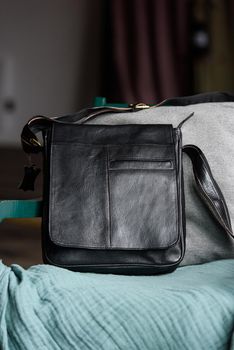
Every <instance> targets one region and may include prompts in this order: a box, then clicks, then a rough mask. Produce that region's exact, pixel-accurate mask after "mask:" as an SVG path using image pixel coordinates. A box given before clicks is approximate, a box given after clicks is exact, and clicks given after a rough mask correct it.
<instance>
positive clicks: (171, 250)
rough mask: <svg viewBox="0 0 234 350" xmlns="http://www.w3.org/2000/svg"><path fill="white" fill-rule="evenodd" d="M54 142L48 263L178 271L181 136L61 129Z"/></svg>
mask: <svg viewBox="0 0 234 350" xmlns="http://www.w3.org/2000/svg"><path fill="white" fill-rule="evenodd" d="M132 126H133V127H132ZM47 138H49V142H45V143H46V145H47V147H46V157H45V159H46V161H45V163H46V169H45V197H47V198H48V200H46V201H45V204H46V206H45V208H44V218H43V255H44V260H45V262H49V263H53V264H56V265H58V266H63V267H67V268H70V269H73V270H79V271H96V272H111V273H120V272H121V273H124V271H125V272H126V273H131V272H132V273H133V271H134V273H136V274H137V273H141V274H142V273H146V274H147V273H163V272H169V271H171V270H173V269H175V268H176V266H177V265H178V264H179V262H180V261H181V259H182V257H183V255H184V236H185V232H184V229H185V225H184V206H183V203H182V201H183V199H182V198H183V196H182V188H181V181H182V168H181V152H182V148H181V136H180V132H179V131H178V130H174V129H173V128H172V126H171V125H131V126H129V125H126V126H123V125H122V126H111V127H110V126H93V125H92V126H91V125H79V127H78V125H77V126H76V127H74V126H73V125H70V126H69V127H68V125H66V127H65V128H64V125H60V124H55V125H54V126H53V128H51V129H50V131H49V132H48V133H47V136H46V137H45V139H46V140H47ZM46 140H45V141H46ZM48 164H50V166H49V167H48ZM48 180H49V181H48ZM178 187H180V188H178Z"/></svg>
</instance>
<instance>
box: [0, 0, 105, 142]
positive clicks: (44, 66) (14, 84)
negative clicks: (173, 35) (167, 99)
mask: <svg viewBox="0 0 234 350" xmlns="http://www.w3.org/2000/svg"><path fill="white" fill-rule="evenodd" d="M101 12H102V8H101V0H20V1H19V0H0V144H3V143H8V144H9V143H19V142H20V141H19V135H20V131H21V129H22V126H23V124H24V123H25V122H26V121H27V120H28V119H29V118H30V117H31V116H33V115H36V114H42V115H43V114H44V115H48V116H56V115H61V114H64V113H69V112H73V111H75V110H77V109H78V108H80V107H83V106H84V105H85V104H87V103H91V99H92V97H93V96H94V95H95V94H96V89H97V82H98V72H99V63H100V62H99V50H98V48H99V47H100V27H101ZM7 98H9V99H10V100H13V101H14V103H15V106H16V107H15V110H13V111H10V110H7V109H6V108H5V107H4V103H5V101H6V99H7Z"/></svg>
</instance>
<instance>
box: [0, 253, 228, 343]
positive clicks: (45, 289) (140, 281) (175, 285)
mask: <svg viewBox="0 0 234 350" xmlns="http://www.w3.org/2000/svg"><path fill="white" fill-rule="evenodd" d="M0 288H1V289H0V332H1V333H0V349H1V350H15V349H17V350H21V349H22V350H28V349H29V350H52V349H53V350H58V349H62V350H69V349H75V350H79V349H85V350H86V349H87V350H93V349H95V350H102V349H105V350H106V349H107V350H115V349H121V350H124V349H126V350H133V349H134V350H135V349H136V350H138V349H139V350H151V349H152V350H157V349H160V350H161V349H162V350H167V349H175V350H183V349H189V350H203V349H204V350H213V349H215V350H216V349H234V342H233V341H232V340H231V339H232V334H233V327H234V260H222V261H216V262H213V263H209V264H204V265H199V266H189V267H182V268H179V269H178V270H177V271H176V272H174V273H172V274H168V275H163V276H149V277H146V276H138V277H136V276H129V277H128V276H114V275H96V274H85V273H75V272H70V271H66V270H63V269H60V268H56V267H52V266H47V265H38V266H33V267H31V268H29V269H28V270H24V269H23V268H22V267H20V266H18V265H12V266H11V267H7V266H5V265H4V264H1V263H0Z"/></svg>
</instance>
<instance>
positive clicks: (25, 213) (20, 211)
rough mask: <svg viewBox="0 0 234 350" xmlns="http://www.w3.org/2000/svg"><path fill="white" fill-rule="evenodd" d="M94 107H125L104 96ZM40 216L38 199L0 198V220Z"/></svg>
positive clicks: (40, 209)
mask: <svg viewBox="0 0 234 350" xmlns="http://www.w3.org/2000/svg"><path fill="white" fill-rule="evenodd" d="M94 106H95V107H104V106H112V107H126V106H127V104H123V103H107V101H106V98H105V97H96V98H95V100H94ZM41 216H42V201H41V200H38V199H30V200H29V199H27V200H2V201H1V200H0V222H1V221H3V220H4V219H11V218H37V217H41Z"/></svg>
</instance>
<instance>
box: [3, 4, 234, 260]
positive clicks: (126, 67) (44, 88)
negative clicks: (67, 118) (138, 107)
mask: <svg viewBox="0 0 234 350" xmlns="http://www.w3.org/2000/svg"><path fill="white" fill-rule="evenodd" d="M233 17H234V1H233V0H69V1H67V0H46V1H39V0H21V1H16V0H15V1H14V0H0V160H1V172H0V204H1V203H3V202H1V201H2V200H4V199H17V198H19V199H23V198H37V197H40V196H41V188H42V179H41V176H40V177H39V179H38V181H37V186H36V191H35V192H26V193H24V192H23V191H20V190H18V189H17V186H18V183H19V182H20V179H21V178H22V176H23V166H24V165H25V164H26V163H27V159H26V157H25V155H24V154H23V152H22V151H21V149H20V132H21V130H22V127H23V125H24V124H25V123H26V121H27V120H28V119H29V118H30V117H31V116H33V115H36V114H42V115H47V116H58V115H63V114H68V113H72V112H74V111H77V110H79V109H80V108H83V107H85V106H90V105H92V103H93V100H94V98H95V96H105V97H106V98H107V100H108V102H129V103H134V102H145V103H156V102H159V101H161V100H163V99H165V98H167V97H175V96H181V95H191V94H194V93H200V92H205V91H217V90H219V91H230V92H233V91H234V65H233V62H234V21H233ZM36 162H37V164H38V165H40V163H41V159H40V157H38V159H37V161H36ZM0 210H1V206H0ZM0 239H1V240H0V242H1V243H0V258H2V259H3V261H4V263H6V264H11V263H18V264H22V265H23V266H29V265H32V264H35V263H40V262H41V255H40V254H41V253H40V219H30V220H25V219H13V220H4V221H3V222H1V223H0Z"/></svg>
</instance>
